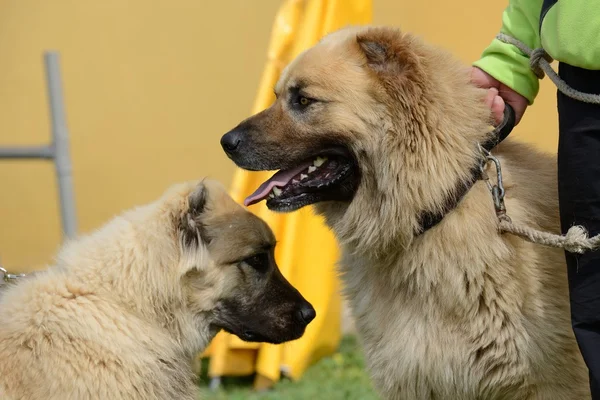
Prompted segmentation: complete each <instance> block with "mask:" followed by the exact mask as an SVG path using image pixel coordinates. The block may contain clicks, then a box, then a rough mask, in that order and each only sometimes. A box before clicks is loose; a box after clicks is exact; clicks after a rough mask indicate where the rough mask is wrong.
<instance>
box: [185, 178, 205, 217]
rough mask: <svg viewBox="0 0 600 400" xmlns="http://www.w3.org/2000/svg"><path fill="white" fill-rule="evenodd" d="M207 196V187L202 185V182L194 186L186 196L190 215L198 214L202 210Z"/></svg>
mask: <svg viewBox="0 0 600 400" xmlns="http://www.w3.org/2000/svg"><path fill="white" fill-rule="evenodd" d="M207 196H208V189H206V186H205V185H204V182H200V184H199V185H198V186H197V187H196V189H195V190H194V191H193V192H192V193H191V194H190V195H189V197H188V204H189V207H188V213H190V214H192V215H199V214H202V213H203V212H204V207H205V206H206V198H207Z"/></svg>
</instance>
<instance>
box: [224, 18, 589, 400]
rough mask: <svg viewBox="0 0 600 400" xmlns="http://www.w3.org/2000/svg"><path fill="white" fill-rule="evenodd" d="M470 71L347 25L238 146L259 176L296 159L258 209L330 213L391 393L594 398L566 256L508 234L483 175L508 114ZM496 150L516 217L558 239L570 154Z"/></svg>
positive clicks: (292, 77) (435, 53)
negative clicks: (495, 125)
mask: <svg viewBox="0 0 600 400" xmlns="http://www.w3.org/2000/svg"><path fill="white" fill-rule="evenodd" d="M465 71H466V68H464V66H462V65H461V64H460V63H458V62H457V61H456V60H455V59H454V58H453V57H451V56H450V55H449V54H447V53H445V52H443V51H441V50H439V49H437V48H434V47H432V46H430V45H427V44H425V43H423V42H422V41H420V40H418V39H417V38H415V37H414V36H412V35H410V34H405V33H401V32H400V31H398V30H395V29H391V28H373V27H371V28H347V29H344V30H341V31H338V32H335V33H333V34H331V35H329V36H327V37H325V38H324V39H323V40H322V41H321V42H320V43H319V44H317V45H316V46H315V47H313V48H312V49H309V50H308V51H306V52H305V53H303V54H301V55H300V56H299V57H298V58H297V59H295V60H294V61H293V62H292V63H291V64H290V65H289V66H288V67H287V68H286V69H285V71H284V72H283V73H282V76H281V78H280V80H279V82H278V83H277V85H276V88H275V92H276V96H277V100H276V101H275V103H274V104H273V105H272V106H271V107H270V108H268V109H267V110H265V111H263V112H261V113H259V114H257V115H255V116H253V117H251V118H249V119H247V120H245V121H243V122H242V123H241V124H240V125H238V126H237V127H236V128H235V129H233V130H232V131H230V132H229V133H227V134H226V135H224V136H223V138H222V139H221V144H222V146H223V148H224V150H225V151H226V153H227V154H228V156H229V157H230V158H231V159H232V160H233V161H234V162H235V163H236V164H237V165H238V166H240V167H242V168H245V169H248V170H274V169H281V171H279V172H278V173H276V174H275V175H274V176H273V177H272V178H271V179H270V180H269V181H267V182H265V183H264V184H263V185H262V186H261V187H260V188H259V189H258V190H257V191H256V192H255V193H254V194H253V195H252V196H250V197H249V198H248V199H247V200H246V201H247V204H251V203H255V202H258V201H261V200H263V199H267V206H268V207H269V208H270V209H272V210H275V211H286V212H289V211H293V210H296V209H298V208H300V207H303V206H306V205H308V204H316V209H317V211H318V212H319V213H321V214H323V215H324V216H325V218H326V221H327V223H328V225H329V226H330V227H331V228H332V229H333V231H334V232H335V234H336V235H337V238H338V240H339V242H340V244H341V246H342V249H343V255H342V259H341V263H340V269H341V272H342V274H343V279H344V281H345V290H346V295H347V297H348V299H349V301H350V303H351V307H352V310H353V313H354V316H355V318H356V323H357V328H358V331H359V333H360V336H361V337H362V342H363V344H364V348H365V351H366V358H367V366H368V369H369V370H370V373H371V375H372V378H373V380H374V384H375V386H376V388H377V389H378V391H379V392H380V394H381V395H382V396H383V398H385V399H417V400H425V399H444V400H445V399H453V400H468V399H511V400H517V399H544V400H552V399H565V400H567V399H569V400H575V399H584V398H588V394H587V393H588V391H589V388H588V379H587V371H586V368H585V366H584V363H583V361H582V359H581V356H580V354H579V352H578V348H577V345H576V342H575V340H574V337H573V335H572V331H571V326H570V319H569V299H568V293H567V281H566V267H565V265H564V255H563V254H562V252H561V251H559V250H554V249H549V248H545V247H541V246H536V245H533V244H531V243H529V242H525V241H523V240H521V239H519V238H517V237H514V236H511V235H506V234H504V235H502V234H500V233H499V232H498V220H497V218H496V215H495V211H494V205H493V202H492V197H491V195H490V192H489V190H488V189H487V187H486V183H485V182H484V181H482V180H478V179H477V178H478V176H477V174H478V165H479V163H480V159H481V151H480V150H479V147H478V143H482V142H484V141H486V140H488V139H489V132H490V112H489V110H488V109H487V108H486V106H485V105H484V102H483V101H482V99H483V96H485V92H484V91H482V90H480V89H477V88H475V87H473V86H472V85H471V84H470V82H469V77H468V76H467V74H466V73H465ZM494 153H495V155H496V156H497V157H498V158H499V160H500V161H501V163H502V166H503V171H504V183H505V188H506V206H507V209H508V212H509V214H510V216H511V217H512V218H513V220H516V221H519V223H523V224H529V225H531V226H533V227H538V228H540V229H544V230H549V231H552V232H558V231H559V222H558V205H557V193H556V187H557V185H556V170H555V165H554V164H555V160H554V159H553V158H551V157H548V156H546V155H543V154H540V153H538V152H536V151H534V149H532V148H530V147H528V146H526V145H524V144H520V143H518V142H515V141H513V140H506V141H505V142H503V143H502V144H501V145H500V146H498V147H497V148H496V149H495V150H494ZM490 176H493V170H491V171H490ZM436 222H437V223H436Z"/></svg>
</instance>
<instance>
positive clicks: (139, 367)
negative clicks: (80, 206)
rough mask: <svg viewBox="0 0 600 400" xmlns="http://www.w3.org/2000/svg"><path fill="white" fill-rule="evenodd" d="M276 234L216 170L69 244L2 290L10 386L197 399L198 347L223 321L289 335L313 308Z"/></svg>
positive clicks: (14, 395)
mask: <svg viewBox="0 0 600 400" xmlns="http://www.w3.org/2000/svg"><path fill="white" fill-rule="evenodd" d="M274 246H275V239H274V236H273V233H272V232H271V230H270V229H269V227H268V226H267V225H266V224H265V222H264V221H262V220H261V219H259V218H258V217H256V216H254V215H253V214H251V213H249V212H248V211H246V210H244V209H243V208H242V207H241V206H239V205H238V204H236V203H235V202H234V201H233V199H231V197H229V195H228V194H227V193H226V191H225V190H224V188H223V187H222V186H221V185H220V184H219V183H217V182H215V181H211V180H205V181H203V182H201V183H186V184H180V185H177V186H174V187H173V188H171V189H170V190H169V191H167V192H166V194H164V195H163V197H162V198H160V199H159V200H158V201H156V202H154V203H152V204H149V205H147V206H144V207H140V208H136V209H134V210H132V211H129V212H126V213H124V214H123V215H122V216H120V217H117V218H115V219H114V220H112V221H111V222H109V223H108V224H107V225H105V226H104V227H102V228H101V229H100V230H99V231H97V232H95V233H93V234H91V235H89V236H87V237H82V238H81V239H78V240H75V241H74V242H72V243H69V244H67V245H66V247H65V248H64V249H63V250H62V251H61V252H60V254H59V256H58V259H57V261H56V264H55V265H54V266H53V267H51V268H49V269H48V270H47V271H45V272H41V273H39V274H36V275H33V276H32V277H29V278H25V279H23V280H22V281H21V282H20V283H18V284H16V285H15V286H13V287H11V288H8V289H6V291H4V292H3V293H2V297H1V298H0V398H1V399H3V400H9V399H27V400H38V399H39V400H41V399H44V400H71V399H72V400H86V399H90V400H91V399H94V400H96V399H107V400H108V399H110V400H119V399H124V400H125V399H127V400H131V399H140V400H142V399H143V400H152V399H161V400H166V399H189V400H192V399H194V400H196V399H197V398H198V395H199V393H198V387H197V385H196V382H195V377H194V375H193V373H192V361H193V357H194V356H195V355H196V354H197V353H198V352H200V351H202V350H203V349H204V347H206V345H207V344H208V342H209V341H210V339H211V338H212V337H213V336H214V335H215V334H216V333H217V332H218V331H219V330H220V329H225V330H226V331H229V332H230V333H233V334H236V335H238V336H239V337H240V338H242V339H244V340H247V341H263V342H271V343H281V342H284V341H289V340H293V339H297V338H299V337H300V336H302V334H303V333H304V329H305V327H306V326H307V324H308V323H309V322H310V321H311V320H312V319H313V318H314V316H315V311H314V309H313V308H312V306H311V305H310V303H308V302H307V301H306V300H305V299H304V298H303V297H302V296H301V294H300V293H298V291H297V290H296V289H294V288H293V287H292V286H291V285H290V284H289V283H288V281H286V279H285V278H284V277H283V276H282V275H281V273H280V272H279V269H278V267H277V265H276V264H275V261H274V258H273V249H274Z"/></svg>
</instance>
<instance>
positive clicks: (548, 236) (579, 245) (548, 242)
mask: <svg viewBox="0 0 600 400" xmlns="http://www.w3.org/2000/svg"><path fill="white" fill-rule="evenodd" d="M499 228H500V231H501V232H506V233H510V234H513V235H515V236H519V237H521V238H523V239H525V240H527V241H529V242H531V243H536V244H540V245H544V246H549V247H557V248H561V249H564V250H566V251H568V252H570V253H578V254H583V253H585V252H587V251H594V250H597V249H598V248H600V235H596V236H593V237H589V236H588V232H587V231H586V230H585V228H584V227H582V226H579V225H575V226H572V227H571V228H570V229H569V230H568V231H567V233H566V234H564V235H556V234H554V233H549V232H542V231H539V230H537V229H533V228H530V227H528V226H521V225H517V224H514V223H513V222H512V221H511V220H510V219H505V218H500V223H499Z"/></svg>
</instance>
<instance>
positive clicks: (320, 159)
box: [313, 157, 327, 167]
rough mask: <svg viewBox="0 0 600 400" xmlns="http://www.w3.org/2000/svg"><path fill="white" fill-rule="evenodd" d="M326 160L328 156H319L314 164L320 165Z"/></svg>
mask: <svg viewBox="0 0 600 400" xmlns="http://www.w3.org/2000/svg"><path fill="white" fill-rule="evenodd" d="M325 161H327V157H317V158H316V159H315V161H313V165H314V166H315V167H320V166H321V165H323V163H324V162H325Z"/></svg>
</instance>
